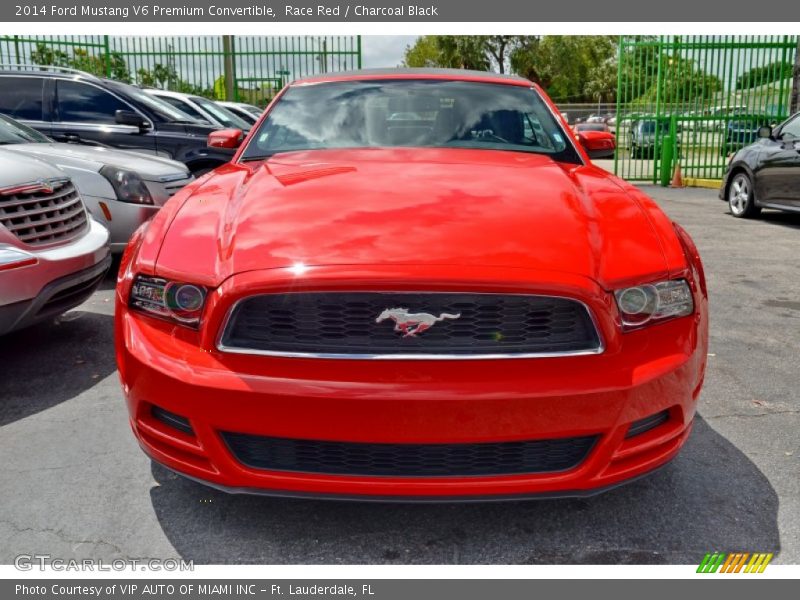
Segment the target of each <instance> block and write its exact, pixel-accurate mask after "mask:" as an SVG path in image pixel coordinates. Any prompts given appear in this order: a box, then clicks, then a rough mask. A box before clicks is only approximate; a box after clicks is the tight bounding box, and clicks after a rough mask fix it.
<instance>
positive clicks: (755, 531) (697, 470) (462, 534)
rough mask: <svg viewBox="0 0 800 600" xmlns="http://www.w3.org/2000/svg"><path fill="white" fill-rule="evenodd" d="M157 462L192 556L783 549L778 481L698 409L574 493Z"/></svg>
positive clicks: (552, 560)
mask: <svg viewBox="0 0 800 600" xmlns="http://www.w3.org/2000/svg"><path fill="white" fill-rule="evenodd" d="M152 472H153V476H154V477H155V479H156V481H157V482H158V484H160V485H157V486H155V487H153V489H152V491H151V498H152V502H153V507H154V509H155V513H156V516H157V518H158V520H159V522H160V525H161V527H162V529H163V531H164V533H165V534H166V536H167V538H168V539H169V541H170V542H171V544H172V545H173V546H174V548H175V549H176V551H177V552H178V553H179V554H180V556H181V557H182V558H184V559H186V560H190V559H191V560H193V561H194V562H195V563H197V564H234V563H244V564H314V563H316V564H320V563H321V564H341V563H344V564H372V563H397V564H422V563H427V564H453V563H456V564H458V563H464V564H478V563H492V564H564V563H575V564H629V563H633V564H699V562H700V560H701V559H702V558H703V555H704V554H705V553H706V552H713V551H722V552H732V551H746V552H753V551H758V552H775V553H777V552H778V551H779V549H780V539H779V534H778V526H777V513H778V497H777V494H776V492H775V490H773V488H772V486H771V485H770V483H769V481H768V480H767V478H766V477H765V476H764V475H763V474H762V473H761V472H760V471H759V470H758V468H757V467H756V465H755V464H753V463H752V462H751V461H750V460H749V459H748V458H747V457H746V456H745V455H744V454H742V452H740V451H739V450H738V449H737V448H736V447H735V446H733V445H732V444H731V443H730V442H728V440H726V439H725V438H724V437H722V436H721V435H720V434H718V433H717V432H716V431H714V430H713V429H712V428H711V427H710V426H709V425H708V424H707V423H706V422H705V421H704V420H703V419H702V418H700V417H698V418H697V422H696V424H695V428H694V431H693V433H692V436H691V438H690V439H689V441H688V442H687V444H686V446H685V448H684V449H683V451H682V453H681V454H680V455H679V456H678V458H676V459H675V461H673V462H672V463H671V464H669V465H667V466H666V467H665V468H663V469H661V470H660V471H658V472H657V473H654V474H653V475H651V476H649V477H647V478H644V479H641V480H639V481H636V482H634V483H631V484H629V485H627V486H623V487H620V488H617V489H615V490H612V491H610V492H608V493H606V494H603V495H600V496H596V497H592V498H588V499H579V500H577V499H576V500H536V501H515V502H496V503H469V504H416V505H414V504H390V503H386V504H382V503H366V502H344V501H322V500H295V499H285V498H269V497H264V496H247V495H229V494H225V493H223V492H219V491H217V490H214V489H211V488H208V487H206V486H203V485H201V484H198V483H195V482H193V481H190V480H188V479H185V478H183V477H181V476H179V475H176V474H174V473H172V472H171V471H169V470H167V469H165V468H163V467H161V466H160V465H157V464H155V463H153V468H152Z"/></svg>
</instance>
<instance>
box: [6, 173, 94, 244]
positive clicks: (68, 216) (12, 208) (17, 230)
mask: <svg viewBox="0 0 800 600" xmlns="http://www.w3.org/2000/svg"><path fill="white" fill-rule="evenodd" d="M88 224H89V217H88V215H87V213H86V208H85V207H84V205H83V200H82V199H81V196H80V194H79V193H78V190H77V189H76V188H75V186H74V185H73V184H72V182H71V181H70V180H69V179H52V180H49V181H37V182H31V183H27V184H24V185H18V186H14V187H8V188H4V189H0V225H2V226H3V227H5V228H6V229H7V230H8V231H9V232H10V233H11V234H13V235H14V236H15V237H16V238H17V239H18V240H20V241H21V242H23V243H24V244H27V245H29V246H46V245H50V244H59V243H64V242H68V241H70V240H72V239H74V238H76V237H78V236H79V235H80V234H81V233H83V232H84V231H85V230H86V228H87V227H88Z"/></svg>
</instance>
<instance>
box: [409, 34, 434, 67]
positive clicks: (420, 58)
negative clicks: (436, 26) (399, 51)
mask: <svg viewBox="0 0 800 600" xmlns="http://www.w3.org/2000/svg"><path fill="white" fill-rule="evenodd" d="M438 37H439V36H436V35H423V36H420V37H418V38H417V40H416V41H415V42H414V45H413V46H406V50H405V52H404V54H403V62H402V64H401V66H403V67H414V68H428V69H430V68H435V67H439V66H441V65H440V64H439V63H440V61H439V45H438V43H437V38H438Z"/></svg>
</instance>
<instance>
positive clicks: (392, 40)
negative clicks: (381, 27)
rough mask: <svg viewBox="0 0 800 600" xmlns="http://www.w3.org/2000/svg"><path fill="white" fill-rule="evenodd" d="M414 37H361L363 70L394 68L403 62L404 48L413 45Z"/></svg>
mask: <svg viewBox="0 0 800 600" xmlns="http://www.w3.org/2000/svg"><path fill="white" fill-rule="evenodd" d="M417 37H419V36H416V35H364V36H361V53H362V66H363V67H364V68H365V69H376V68H379V67H396V66H398V65H399V64H400V62H401V61H402V60H403V52H404V51H405V49H406V46H408V45H410V44H413V43H414V41H415V40H416V39H417Z"/></svg>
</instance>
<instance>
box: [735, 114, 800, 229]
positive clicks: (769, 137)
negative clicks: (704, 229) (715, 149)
mask: <svg viewBox="0 0 800 600" xmlns="http://www.w3.org/2000/svg"><path fill="white" fill-rule="evenodd" d="M758 135H759V139H758V141H756V142H755V143H754V144H750V145H749V146H746V147H744V148H742V149H741V150H739V151H738V152H737V153H736V154H735V155H734V156H733V157H732V158H731V161H730V162H729V163H728V167H727V169H726V171H725V175H724V177H723V180H722V186H721V187H720V192H719V197H720V199H721V200H726V201H727V202H728V205H729V206H730V210H731V214H732V215H733V216H734V217H739V218H752V217H757V216H758V215H759V214H760V213H761V209H762V208H775V209H778V210H785V211H791V212H800V113H797V114H795V115H793V116H791V117H789V119H787V120H786V121H784V122H783V123H781V124H780V125H778V126H777V127H776V128H775V129H774V130H773V129H772V128H771V127H769V126H762V127H761V128H760V129H759V132H758Z"/></svg>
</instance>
